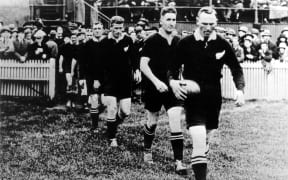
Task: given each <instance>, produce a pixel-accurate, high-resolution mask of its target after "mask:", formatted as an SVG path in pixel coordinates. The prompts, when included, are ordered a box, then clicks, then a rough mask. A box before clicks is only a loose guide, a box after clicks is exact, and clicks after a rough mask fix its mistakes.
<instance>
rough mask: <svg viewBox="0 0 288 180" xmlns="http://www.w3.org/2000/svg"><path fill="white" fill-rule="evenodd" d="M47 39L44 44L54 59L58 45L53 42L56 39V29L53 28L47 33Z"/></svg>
mask: <svg viewBox="0 0 288 180" xmlns="http://www.w3.org/2000/svg"><path fill="white" fill-rule="evenodd" d="M48 37H49V39H48V41H47V42H46V45H47V47H48V49H49V52H50V54H51V58H53V59H55V60H56V58H57V56H58V45H57V43H56V42H55V39H56V31H55V30H51V31H50V33H49V35H48Z"/></svg>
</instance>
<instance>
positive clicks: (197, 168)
mask: <svg viewBox="0 0 288 180" xmlns="http://www.w3.org/2000/svg"><path fill="white" fill-rule="evenodd" d="M189 134H190V136H191V138H192V141H193V152H192V169H193V171H194V174H195V178H196V180H206V174H207V157H206V153H205V152H206V127H205V125H195V126H190V127H189Z"/></svg>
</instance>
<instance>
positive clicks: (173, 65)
mask: <svg viewBox="0 0 288 180" xmlns="http://www.w3.org/2000/svg"><path fill="white" fill-rule="evenodd" d="M182 46H183V43H182V42H181V41H180V42H179V44H178V45H177V48H176V50H175V53H174V58H173V60H172V62H170V64H169V66H168V72H167V78H168V82H169V86H170V87H171V89H172V91H173V93H174V95H175V97H176V98H177V99H180V100H184V99H186V98H187V96H186V93H187V92H186V90H185V89H183V87H181V80H180V78H179V75H180V70H181V68H182V64H183V62H182V60H183V58H184V57H183V52H182V51H183V49H182Z"/></svg>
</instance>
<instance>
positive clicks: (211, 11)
mask: <svg viewBox="0 0 288 180" xmlns="http://www.w3.org/2000/svg"><path fill="white" fill-rule="evenodd" d="M202 13H205V14H214V15H215V16H216V17H217V12H216V11H215V9H213V8H212V7H210V6H204V7H202V8H201V9H199V11H198V13H197V16H198V17H199V16H200V14H202Z"/></svg>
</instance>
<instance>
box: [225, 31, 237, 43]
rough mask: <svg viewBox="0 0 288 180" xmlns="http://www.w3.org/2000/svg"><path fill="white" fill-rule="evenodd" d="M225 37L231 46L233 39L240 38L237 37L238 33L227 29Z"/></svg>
mask: <svg viewBox="0 0 288 180" xmlns="http://www.w3.org/2000/svg"><path fill="white" fill-rule="evenodd" d="M225 37H226V39H227V41H228V42H229V43H230V44H232V41H233V39H237V40H238V38H237V37H236V32H235V30H234V29H232V28H226V36H225ZM238 44H239V43H238Z"/></svg>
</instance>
